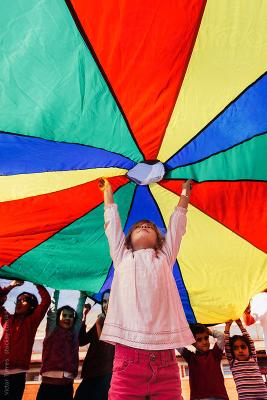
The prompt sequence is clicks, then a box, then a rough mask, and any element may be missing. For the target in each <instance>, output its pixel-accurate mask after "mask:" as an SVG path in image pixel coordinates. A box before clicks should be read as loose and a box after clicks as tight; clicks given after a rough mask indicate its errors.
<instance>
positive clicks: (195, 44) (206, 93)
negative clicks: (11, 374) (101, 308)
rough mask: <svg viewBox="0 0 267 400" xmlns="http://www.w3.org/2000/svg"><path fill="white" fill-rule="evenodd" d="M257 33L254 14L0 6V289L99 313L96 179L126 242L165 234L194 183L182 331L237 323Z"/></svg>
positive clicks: (192, 6)
mask: <svg viewBox="0 0 267 400" xmlns="http://www.w3.org/2000/svg"><path fill="white" fill-rule="evenodd" d="M266 20H267V3H266V2H264V1H260V0H255V1H253V2H251V1H249V0H245V1H242V2H240V1H238V0H218V1H216V2H215V1H212V0H208V1H207V2H206V1H204V0H190V1H189V0H179V1H176V2H173V1H168V0H167V1H164V2H162V1H160V0H153V1H152V0H147V1H145V2H144V1H141V0H135V1H131V2H125V1H123V0H110V1H104V0H97V1H96V0H89V1H88V0H68V1H63V0H58V1H54V0H46V1H45V2H44V1H42V0H27V1H25V2H21V1H19V0H13V1H12V2H10V1H9V0H2V3H1V14H0V25H1V27H2V29H1V32H0V37H1V41H0V43H1V57H0V71H1V74H0V87H1V89H0V104H1V107H0V130H1V133H0V160H1V161H0V267H1V269H0V277H4V278H7V279H12V278H14V277H15V278H20V279H24V280H28V281H31V282H34V283H42V284H45V285H47V286H49V287H53V288H57V289H78V290H86V291H87V292H88V293H89V294H90V295H91V296H92V297H94V298H95V299H96V300H97V299H99V296H100V293H101V292H103V290H105V289H106V288H107V287H110V285H111V281H112V276H113V267H112V261H111V258H110V255H109V249H108V244H107V240H106V237H105V234H104V228H103V195H102V193H101V192H100V191H99V190H98V179H99V178H100V177H102V176H104V177H107V178H109V180H110V182H111V184H112V186H113V190H114V192H115V200H116V202H117V203H118V205H119V210H120V215H121V220H122V225H123V227H124V231H125V232H127V230H128V229H129V226H130V225H131V224H132V223H134V222H136V221H137V220H140V219H142V218H146V219H151V220H153V221H154V222H155V223H156V224H157V225H158V226H159V227H160V229H162V230H163V231H164V230H165V229H166V226H167V224H168V219H169V217H170V215H171V212H172V210H173V209H174V207H175V206H176V204H177V202H178V200H179V194H180V193H181V185H182V182H183V181H184V179H188V178H192V179H193V180H194V181H195V182H196V184H195V185H194V189H193V192H192V196H191V199H190V206H189V211H188V225H187V233H186V235H185V236H184V238H183V241H182V244H181V249H180V252H179V255H178V259H177V262H176V264H175V265H174V270H173V273H174V277H175V280H176V283H177V287H178V290H179V293H180V296H181V299H182V303H183V306H184V310H185V313H186V316H187V319H188V321H189V322H195V321H198V322H202V323H219V322H223V321H226V320H227V319H229V318H237V317H239V316H240V315H241V314H242V312H243V310H244V309H245V308H246V305H247V303H248V301H249V299H250V298H251V297H252V296H253V295H254V294H256V293H258V292H260V291H261V290H263V289H264V288H266V287H267V267H266V249H267V242H266V221H267V211H266V198H267V186H266V176H267V168H266V132H267V101H266V95H267V74H266V65H267V33H266ZM166 290H167V289H166ZM159 296H164V293H159ZM144 301H145V299H144Z"/></svg>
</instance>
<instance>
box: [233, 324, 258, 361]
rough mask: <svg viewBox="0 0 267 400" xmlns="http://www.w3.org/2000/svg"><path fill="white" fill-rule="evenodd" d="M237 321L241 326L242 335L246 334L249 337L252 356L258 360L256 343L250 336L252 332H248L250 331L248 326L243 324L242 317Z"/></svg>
mask: <svg viewBox="0 0 267 400" xmlns="http://www.w3.org/2000/svg"><path fill="white" fill-rule="evenodd" d="M235 322H236V323H237V325H238V326H239V329H240V330H241V332H242V335H243V336H246V337H247V338H248V340H249V345H250V351H251V354H252V357H253V358H254V360H255V361H257V353H256V349H255V345H254V342H253V340H252V339H251V337H250V334H249V333H248V331H247V330H246V328H245V327H244V325H243V324H242V322H241V320H240V319H237V320H236V321H235Z"/></svg>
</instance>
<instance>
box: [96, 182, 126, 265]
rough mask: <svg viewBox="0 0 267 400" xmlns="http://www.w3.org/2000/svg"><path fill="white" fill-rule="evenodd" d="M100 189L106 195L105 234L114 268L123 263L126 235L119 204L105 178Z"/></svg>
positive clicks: (100, 183) (100, 184)
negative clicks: (115, 201)
mask: <svg viewBox="0 0 267 400" xmlns="http://www.w3.org/2000/svg"><path fill="white" fill-rule="evenodd" d="M99 189H100V190H102V191H103V193H104V204H105V213H104V218H105V233H106V236H107V238H108V243H109V249H110V255H111V258H112V260H113V262H114V268H116V266H117V265H118V264H119V263H120V262H121V260H122V257H123V253H124V252H125V251H126V248H125V246H124V243H125V235H124V233H123V230H122V227H121V221H120V217H119V213H118V207H117V204H115V203H114V199H113V192H112V187H111V184H110V183H109V181H108V180H107V179H105V178H101V179H100V180H99Z"/></svg>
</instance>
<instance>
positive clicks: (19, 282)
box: [10, 279, 24, 288]
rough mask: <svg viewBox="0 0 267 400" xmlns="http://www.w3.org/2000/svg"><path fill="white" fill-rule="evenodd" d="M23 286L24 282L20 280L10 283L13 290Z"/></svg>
mask: <svg viewBox="0 0 267 400" xmlns="http://www.w3.org/2000/svg"><path fill="white" fill-rule="evenodd" d="M22 285H24V281H21V280H20V279H15V280H14V281H12V282H11V283H10V286H12V287H13V288H14V287H17V286H22Z"/></svg>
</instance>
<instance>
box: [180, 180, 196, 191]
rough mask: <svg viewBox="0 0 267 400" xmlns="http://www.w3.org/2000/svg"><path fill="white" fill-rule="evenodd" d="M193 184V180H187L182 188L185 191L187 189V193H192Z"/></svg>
mask: <svg viewBox="0 0 267 400" xmlns="http://www.w3.org/2000/svg"><path fill="white" fill-rule="evenodd" d="M192 184H193V181H192V179H187V181H185V182H184V183H183V184H182V188H183V189H186V191H187V192H188V193H190V192H191V190H192Z"/></svg>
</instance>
